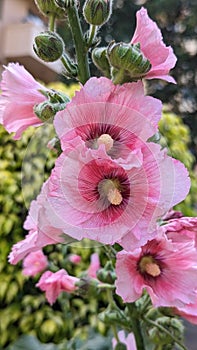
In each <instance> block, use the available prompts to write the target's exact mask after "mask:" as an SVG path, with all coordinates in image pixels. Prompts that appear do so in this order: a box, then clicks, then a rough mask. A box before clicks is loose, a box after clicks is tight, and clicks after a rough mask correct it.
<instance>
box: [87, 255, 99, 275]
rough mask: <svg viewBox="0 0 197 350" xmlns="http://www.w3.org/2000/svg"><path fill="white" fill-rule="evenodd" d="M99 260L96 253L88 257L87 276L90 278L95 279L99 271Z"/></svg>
mask: <svg viewBox="0 0 197 350" xmlns="http://www.w3.org/2000/svg"><path fill="white" fill-rule="evenodd" d="M100 267H101V265H100V259H99V255H98V253H93V254H92V255H91V257H90V265H89V267H88V271H87V273H88V276H89V277H91V278H97V275H96V273H97V271H98V270H99V269H100Z"/></svg>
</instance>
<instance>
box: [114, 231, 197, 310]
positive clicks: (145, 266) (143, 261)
mask: <svg viewBox="0 0 197 350" xmlns="http://www.w3.org/2000/svg"><path fill="white" fill-rule="evenodd" d="M116 274H117V280H116V288H117V289H116V293H117V294H118V295H120V296H121V297H122V299H123V301H124V302H134V301H135V300H137V299H138V298H139V297H140V296H141V295H142V292H143V289H144V288H145V289H146V290H147V292H148V293H149V295H150V297H151V300H152V302H153V305H154V306H169V307H178V308H183V307H184V306H185V305H187V304H189V303H194V302H195V300H196V288H197V252H196V249H195V242H194V240H192V239H191V240H190V242H188V241H186V242H179V243H177V241H176V238H175V241H173V236H171V239H170V240H169V239H168V238H167V237H166V236H163V237H162V238H160V237H159V238H157V239H153V240H151V241H148V242H147V244H145V245H144V246H142V247H141V248H139V249H136V250H134V251H133V252H126V251H124V250H123V251H121V252H119V253H118V254H117V262H116Z"/></svg>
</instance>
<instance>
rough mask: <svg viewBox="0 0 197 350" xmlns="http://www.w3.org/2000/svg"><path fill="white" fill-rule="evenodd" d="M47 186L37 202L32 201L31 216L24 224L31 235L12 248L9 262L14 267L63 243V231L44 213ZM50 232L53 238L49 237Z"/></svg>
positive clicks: (44, 186)
mask: <svg viewBox="0 0 197 350" xmlns="http://www.w3.org/2000/svg"><path fill="white" fill-rule="evenodd" d="M47 186H48V185H47V182H45V183H44V184H43V187H42V190H41V193H40V194H39V195H38V197H37V200H34V201H32V203H31V205H30V210H29V214H28V216H27V218H26V221H25V222H24V228H25V230H27V231H29V234H28V235H27V236H26V237H25V239H23V240H22V241H20V242H18V243H16V244H14V246H13V247H12V251H11V252H10V254H9V262H10V263H11V264H13V265H15V264H17V263H18V262H19V261H20V260H22V259H24V257H25V256H26V255H28V254H30V253H33V252H36V251H38V250H40V249H41V248H43V247H45V246H46V245H49V244H57V243H59V242H62V241H63V239H62V238H61V231H60V230H58V229H57V228H54V227H52V226H51V225H50V223H49V221H48V220H47V218H46V217H45V215H44V212H43V208H42V205H43V203H44V202H45V201H46V191H47ZM38 220H39V233H38V227H37V225H38ZM49 232H50V234H51V237H52V238H50V237H49Z"/></svg>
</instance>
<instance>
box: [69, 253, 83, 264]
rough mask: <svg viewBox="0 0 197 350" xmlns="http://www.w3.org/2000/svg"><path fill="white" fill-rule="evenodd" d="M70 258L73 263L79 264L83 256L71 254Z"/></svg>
mask: <svg viewBox="0 0 197 350" xmlns="http://www.w3.org/2000/svg"><path fill="white" fill-rule="evenodd" d="M69 260H70V261H71V262H72V263H73V264H76V265H77V264H79V263H80V262H81V256H80V255H78V254H70V255H69Z"/></svg>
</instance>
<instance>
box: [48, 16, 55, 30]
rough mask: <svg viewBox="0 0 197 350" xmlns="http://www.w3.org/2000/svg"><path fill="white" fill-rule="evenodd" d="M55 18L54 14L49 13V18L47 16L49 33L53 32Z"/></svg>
mask: <svg viewBox="0 0 197 350" xmlns="http://www.w3.org/2000/svg"><path fill="white" fill-rule="evenodd" d="M55 18H56V15H55V13H51V14H50V16H49V25H48V27H49V30H50V31H51V32H54V31H55Z"/></svg>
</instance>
